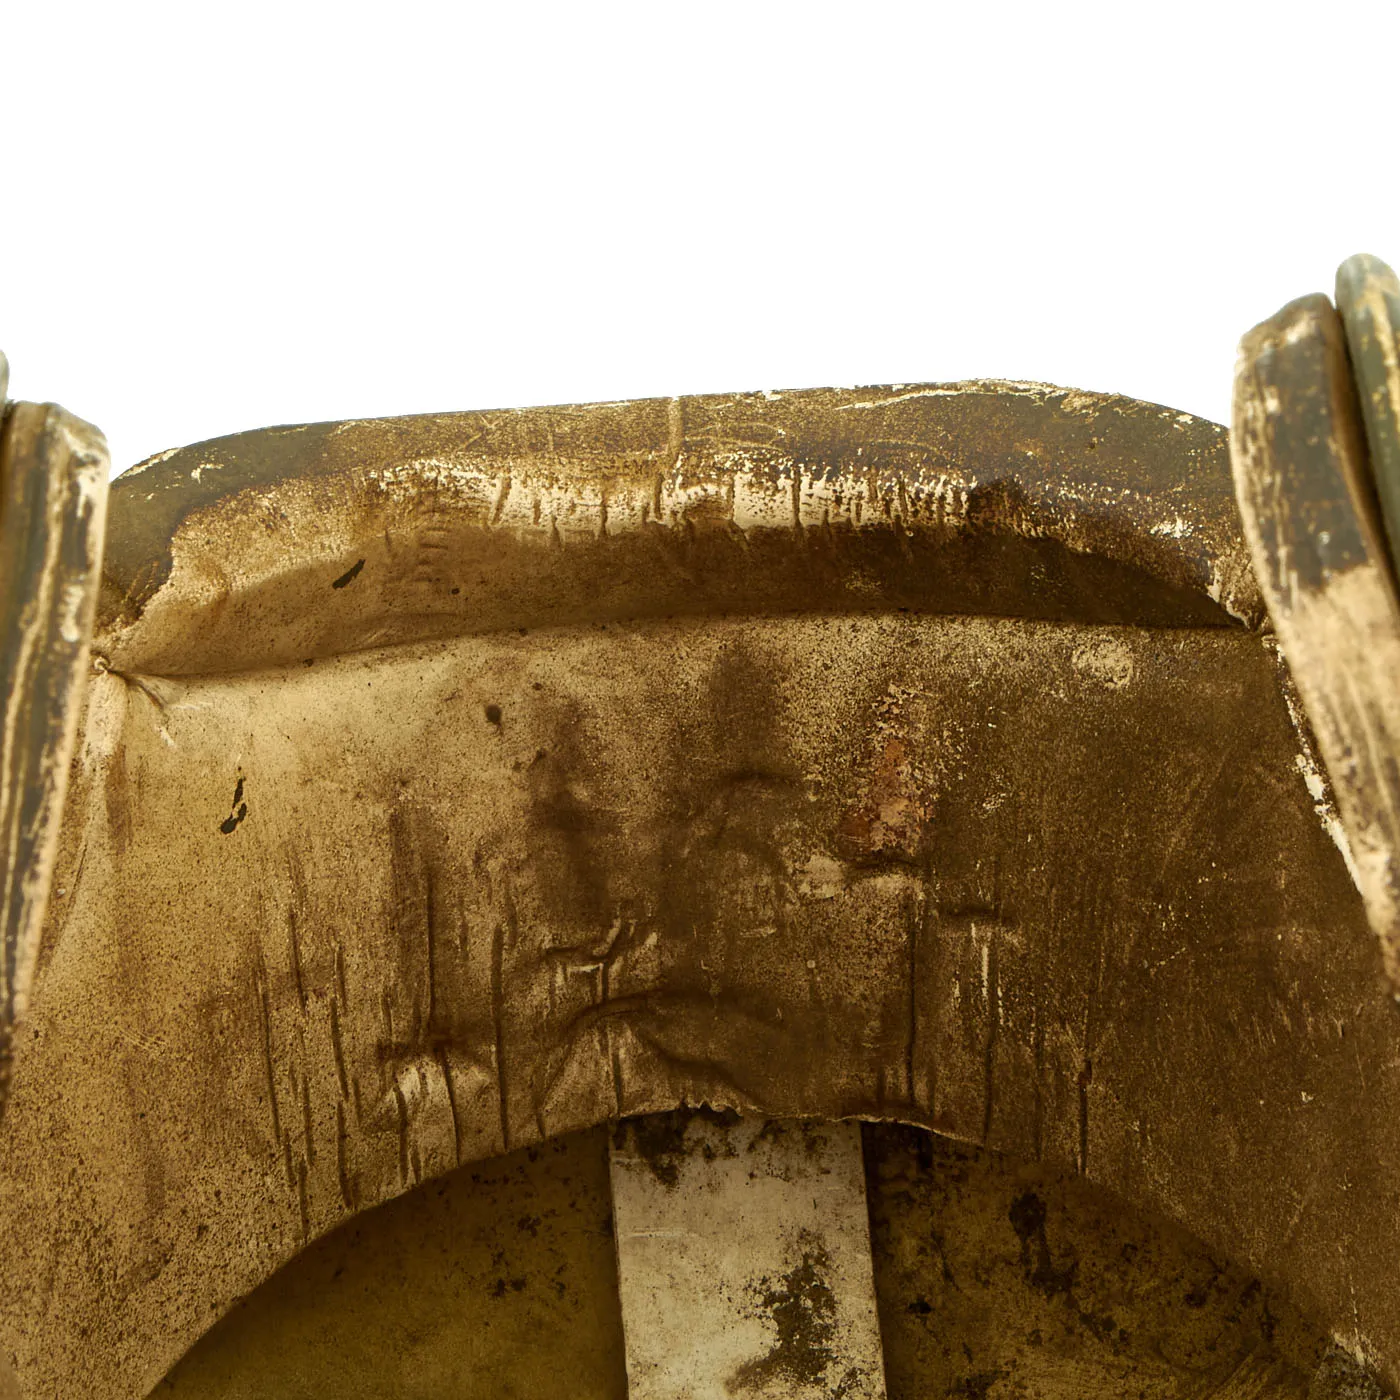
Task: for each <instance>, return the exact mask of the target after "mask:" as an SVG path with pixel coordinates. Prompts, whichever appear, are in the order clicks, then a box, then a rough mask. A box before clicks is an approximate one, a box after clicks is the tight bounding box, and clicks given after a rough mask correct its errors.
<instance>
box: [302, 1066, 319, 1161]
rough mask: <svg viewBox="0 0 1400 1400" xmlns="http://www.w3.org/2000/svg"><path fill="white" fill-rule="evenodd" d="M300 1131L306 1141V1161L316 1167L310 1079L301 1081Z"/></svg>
mask: <svg viewBox="0 0 1400 1400" xmlns="http://www.w3.org/2000/svg"><path fill="white" fill-rule="evenodd" d="M301 1131H302V1136H303V1137H304V1138H305V1139H306V1160H307V1161H308V1162H309V1163H310V1164H311V1165H312V1166H315V1165H316V1134H315V1132H314V1131H313V1129H312V1126H311V1079H310V1077H309V1076H308V1077H306V1078H304V1079H303V1080H302V1081H301Z"/></svg>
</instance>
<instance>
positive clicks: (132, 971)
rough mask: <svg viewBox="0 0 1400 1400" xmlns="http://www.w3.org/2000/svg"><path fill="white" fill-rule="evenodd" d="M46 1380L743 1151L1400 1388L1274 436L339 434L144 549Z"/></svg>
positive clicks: (127, 507)
mask: <svg viewBox="0 0 1400 1400" xmlns="http://www.w3.org/2000/svg"><path fill="white" fill-rule="evenodd" d="M108 543H109V549H108V567H107V570H106V574H105V581H104V597H103V604H102V608H101V612H100V616H99V619H98V645H97V656H96V662H95V669H96V674H95V676H94V677H93V681H92V685H91V687H90V694H89V704H88V708H87V713H86V716H85V719H84V723H83V727H82V730H81V738H80V744H79V750H78V755H77V759H76V762H75V765H74V768H73V781H72V787H71V790H70V800H69V804H68V809H67V813H66V815H65V820H64V826H63V832H62V839H61V842H60V853H59V857H58V863H57V866H56V879H55V890H54V898H53V901H52V903H51V907H50V914H49V920H48V923H47V926H46V930H45V934H44V939H43V943H42V947H41V950H40V958H39V965H38V972H37V975H36V982H35V996H34V1002H33V1014H32V1017H31V1021H30V1023H29V1025H28V1027H27V1029H26V1031H25V1033H24V1038H23V1040H22V1042H21V1047H20V1052H19V1061H18V1072H17V1075H16V1080H15V1097H14V1101H13V1104H12V1111H11V1114H10V1117H9V1121H8V1122H7V1123H6V1125H5V1126H4V1129H3V1131H0V1214H3V1218H4V1219H6V1220H7V1221H10V1222H15V1225H14V1228H13V1229H12V1230H11V1231H10V1232H9V1233H8V1235H6V1236H5V1237H3V1238H0V1345H2V1346H3V1348H4V1350H5V1351H6V1352H8V1353H9V1354H10V1355H11V1356H12V1357H13V1359H14V1362H15V1365H16V1368H17V1369H18V1371H19V1373H20V1376H21V1379H22V1381H23V1383H24V1384H25V1386H26V1387H27V1388H28V1390H29V1391H30V1393H31V1394H32V1395H33V1396H36V1397H38V1396H44V1397H48V1396H61V1397H67V1396H71V1395H75V1394H81V1395H83V1396H91V1397H93V1398H94V1400H102V1397H111V1398H112V1400H126V1397H130V1396H137V1395H140V1394H142V1393H143V1392H144V1391H146V1390H149V1388H150V1387H151V1386H152V1385H154V1384H155V1383H156V1382H157V1381H158V1380H159V1379H160V1378H161V1376H162V1375H164V1374H165V1373H166V1371H167V1370H168V1369H169V1367H170V1366H171V1365H172V1364H173V1363H174V1361H175V1360H176V1359H177V1358H178V1357H179V1356H180V1355H181V1354H183V1353H184V1352H185V1351H186V1350H187V1349H188V1348H189V1346H190V1345H191V1344H192V1343H193V1342H194V1341H195V1340H196V1339H197V1338H198V1337H199V1336H200V1335H201V1334H203V1333H204V1332H205V1331H206V1330H207V1329H208V1328H209V1327H210V1326H211V1324H212V1323H213V1322H214V1321H215V1320H216V1319H217V1318H218V1317H219V1316H221V1315H222V1314H223V1313H225V1312H226V1311H227V1310H228V1309H229V1308H231V1307H232V1306H233V1305H234V1304H235V1303H236V1302H237V1300H238V1299H239V1298H241V1297H243V1296H245V1295H246V1294H248V1293H249V1292H250V1291H251V1290H253V1289H255V1288H256V1287H257V1286H258V1285H259V1284H260V1283H262V1282H263V1281H264V1280H266V1279H268V1278H269V1277H271V1276H272V1275H274V1274H275V1273H276V1271H277V1270H278V1269H279V1268H281V1267H282V1266H283V1265H285V1264H286V1263H287V1262H288V1261H289V1260H291V1259H293V1258H294V1257H295V1256H296V1255H297V1254H298V1253H299V1252H300V1251H302V1250H303V1249H305V1248H306V1247H307V1246H308V1245H311V1244H314V1242H315V1241H316V1240H317V1239H319V1238H321V1237H322V1236H324V1235H326V1234H328V1233H329V1232H331V1231H333V1230H335V1229H336V1228H337V1227H338V1226H340V1225H342V1224H343V1223H344V1222H346V1221H347V1220H350V1219H353V1218H354V1217H355V1216H357V1215H359V1214H361V1213H363V1212H364V1211H366V1210H369V1209H371V1208H373V1207H374V1206H376V1205H377V1204H379V1203H381V1202H384V1201H386V1200H390V1199H392V1198H394V1197H396V1196H401V1195H403V1194H404V1193H406V1192H409V1191H411V1190H413V1189H414V1188H415V1187H417V1186H419V1185H420V1184H421V1183H423V1182H426V1181H430V1180H433V1179H434V1178H437V1177H441V1176H443V1175H445V1174H446V1173H448V1172H451V1171H453V1170H455V1169H456V1168H457V1167H458V1166H459V1165H462V1164H467V1163H470V1162H473V1161H478V1160H481V1159H484V1158H490V1157H495V1156H498V1155H500V1154H502V1153H506V1152H510V1151H514V1150H516V1149H517V1148H520V1147H523V1146H526V1145H529V1144H533V1143H538V1142H541V1141H545V1140H548V1139H550V1138H552V1137H555V1136H557V1135H559V1134H561V1133H567V1132H571V1131H576V1130H581V1129H586V1128H588V1127H590V1126H593V1125H596V1124H599V1123H602V1122H606V1121H610V1120H614V1119H616V1118H618V1117H620V1116H625V1115H631V1114H639V1113H650V1112H665V1111H669V1110H671V1109H674V1108H676V1107H678V1106H679V1105H682V1104H701V1103H708V1104H711V1105H714V1106H716V1107H732V1108H736V1109H740V1110H743V1111H745V1112H750V1113H757V1114H761V1115H764V1116H770V1117H776V1116H788V1117H825V1118H837V1117H852V1116H854V1117H866V1118H873V1119H880V1118H899V1119H905V1120H908V1121H912V1122H917V1123H919V1124H922V1125H924V1126H927V1127H930V1128H933V1129H936V1130H938V1131H940V1132H942V1133H944V1134H947V1135H949V1136H952V1137H956V1138H959V1139H961V1140H964V1141H970V1142H975V1143H979V1144H985V1145H986V1146H988V1147H991V1148H994V1149H1000V1150H1005V1151H1007V1152H1009V1153H1012V1154H1015V1155H1016V1156H1018V1157H1022V1158H1025V1159H1029V1160H1034V1161H1043V1162H1045V1163H1047V1164H1051V1165H1054V1166H1058V1167H1060V1168H1064V1169H1070V1170H1076V1171H1078V1172H1080V1173H1082V1174H1083V1175H1084V1176H1085V1177H1086V1178H1087V1179H1088V1180H1090V1181H1091V1182H1094V1183H1096V1184H1098V1185H1099V1186H1102V1187H1105V1188H1107V1189H1111V1190H1113V1191H1116V1192H1118V1193H1120V1194H1121V1195H1122V1196H1123V1197H1124V1198H1126V1199H1127V1200H1129V1201H1131V1202H1133V1204H1134V1205H1135V1206H1136V1207H1137V1208H1141V1209H1146V1210H1151V1211H1160V1212H1162V1213H1164V1214H1166V1215H1169V1216H1172V1217H1174V1218H1176V1219H1177V1220H1179V1221H1181V1222H1183V1223H1184V1224H1186V1225H1188V1226H1189V1227H1190V1228H1191V1230H1192V1231H1193V1232H1194V1233H1195V1234H1196V1235H1198V1236H1199V1237H1200V1238H1201V1239H1203V1240H1205V1241H1207V1242H1208V1243H1209V1246H1210V1248H1211V1249H1213V1250H1215V1251H1217V1252H1218V1253H1219V1254H1220V1255H1221V1256H1222V1257H1228V1258H1232V1259H1235V1260H1238V1261H1240V1262H1241V1263H1243V1264H1245V1265H1247V1266H1248V1267H1250V1268H1252V1269H1255V1270H1257V1271H1259V1272H1260V1274H1261V1275H1262V1276H1263V1277H1264V1278H1265V1279H1266V1280H1267V1281H1268V1282H1270V1283H1271V1284H1274V1283H1276V1284H1278V1285H1279V1286H1281V1287H1286V1288H1287V1289H1289V1290H1291V1293H1292V1296H1294V1297H1295V1298H1296V1299H1297V1301H1298V1304H1299V1306H1300V1307H1302V1308H1303V1310H1304V1311H1305V1312H1306V1313H1308V1314H1309V1315H1310V1316H1312V1317H1313V1318H1314V1319H1315V1320H1316V1321H1317V1322H1318V1324H1319V1325H1320V1326H1323V1327H1329V1328H1333V1329H1335V1330H1336V1331H1337V1332H1338V1334H1339V1335H1340V1336H1342V1337H1343V1339H1344V1340H1345V1342H1346V1345H1347V1346H1348V1347H1349V1348H1351V1349H1352V1350H1353V1351H1354V1352H1355V1353H1357V1354H1359V1355H1366V1356H1369V1357H1370V1358H1371V1359H1372V1360H1373V1361H1374V1362H1375V1363H1376V1364H1377V1365H1379V1366H1380V1367H1381V1368H1382V1369H1383V1370H1384V1371H1385V1372H1386V1374H1388V1375H1390V1376H1391V1377H1392V1378H1394V1376H1395V1374H1396V1373H1397V1364H1396V1358H1397V1357H1400V1298H1398V1297H1397V1294H1396V1290H1395V1289H1394V1286H1393V1270H1394V1260H1395V1258H1396V1257H1397V1255H1398V1254H1400V1235H1398V1234H1397V1232H1400V1211H1397V1210H1396V1209H1395V1200H1394V1182H1395V1181H1396V1179H1397V1174H1396V1163H1397V1161H1400V1066H1398V1065H1397V1064H1396V1062H1395V1058H1394V1055H1393V1044H1394V1035H1395V1011H1394V1008H1393V1007H1392V1006H1391V1005H1390V1004H1389V1003H1388V1002H1387V1001H1386V1000H1385V998H1384V997H1383V996H1382V995H1381V993H1380V986H1381V984H1380V980H1379V973H1380V967H1379V958H1378V953H1377V948H1376V945H1375V942H1374V940H1373V939H1371V937H1370V936H1369V934H1368V933H1367V930H1366V928H1365V921H1364V913H1363V910H1362V908H1361V904H1360V901H1359V898H1358V897H1357V895H1356V893H1355V890H1354V888H1353V887H1352V885H1351V883H1350V881H1349V878H1348V875H1347V871H1346V867H1345V864H1344V861H1343V858H1342V855H1341V853H1340V852H1339V850H1338V848H1337V846H1336V844H1335V842H1334V834H1335V813H1334V812H1333V811H1332V809H1331V807H1330V797H1329V793H1328V790H1327V785H1326V782H1325V780H1323V779H1322V778H1321V776H1320V775H1319V774H1318V772H1317V770H1316V767H1315V766H1314V765H1310V760H1309V750H1308V747H1307V743H1306V740H1305V738H1304V737H1303V736H1302V735H1300V732H1299V729H1298V727H1297V726H1296V724H1295V720H1294V718H1293V717H1292V716H1291V715H1290V713H1289V707H1288V701H1287V697H1286V694H1285V692H1284V691H1283V689H1282V687H1281V685H1280V674H1279V670H1278V667H1277V664H1276V661H1275V659H1274V656H1273V654H1272V652H1271V650H1270V648H1269V646H1268V644H1267V639H1264V638H1261V637H1260V636H1259V635H1258V634H1257V633H1256V632H1255V631H1253V630H1252V628H1253V627H1254V626H1256V625H1257V624H1258V622H1259V620H1260V607H1259V597H1258V593H1257V589H1256V588H1255V585H1254V581H1253V578H1252V576H1251V575H1250V572H1249V567H1248V562H1247V560H1248V552H1247V549H1246V546H1245V543H1244V540H1243V538H1242V536H1241V535H1240V531H1239V522H1238V517H1237V514H1236V509H1235V505H1234V498H1233V492H1232V488H1231V484H1230V479H1229V473H1228V465H1227V462H1226V452H1225V441H1224V434H1223V431H1222V430H1220V429H1218V428H1215V427H1213V426H1212V425H1209V424H1202V423H1200V422H1199V421H1198V420H1194V419H1191V418H1190V417H1189V416H1187V415H1180V414H1172V413H1170V412H1169V411H1168V410H1164V409H1159V408H1155V407H1152V406H1150V405H1143V404H1133V403H1131V402H1129V401H1126V400H1114V399H1109V398H1104V397H1101V396H1094V395H1084V394H1077V393H1074V392H1071V391H1065V390H1051V389H1047V388H1045V387H1044V386H1025V385H1019V386H1018V385H1009V386H1008V385H1002V386H997V385H961V386H913V387H910V386H905V387H903V388H898V389H891V390H861V391H816V392H813V393H811V394H797V395H740V396H729V397H726V398H714V399H705V400H681V401H671V402H669V403H651V404H636V405H595V406H591V407H585V408H579V409H560V410H531V411H527V412H521V413H507V414H501V415H477V414H466V415H442V416H439V417H435V418H431V419H423V420H389V421H386V422H382V423H369V424H365V423H352V424H339V425H319V426H312V427H307V428H301V429H288V430H272V431H268V432H264V433H255V434H246V435H242V436H240V437H239V438H234V439H226V440H223V441H221V442H217V443H211V444H200V445H197V446H195V447H193V448H187V449H182V450H180V451H179V452H177V453H173V454H164V455H163V456H162V458H160V459H156V460H154V461H153V462H152V463H150V464H147V465H146V466H144V467H143V468H142V469H141V470H139V471H137V472H134V473H130V474H128V476H127V477H126V478H124V479H123V481H122V482H120V483H118V485H117V487H116V488H114V493H113V510H112V529H111V532H110V538H109V542H108Z"/></svg>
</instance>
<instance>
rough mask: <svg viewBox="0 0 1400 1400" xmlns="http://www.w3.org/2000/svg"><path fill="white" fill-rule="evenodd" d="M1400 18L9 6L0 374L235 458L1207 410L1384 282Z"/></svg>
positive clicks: (970, 3)
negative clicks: (978, 383)
mask: <svg viewBox="0 0 1400 1400" xmlns="http://www.w3.org/2000/svg"><path fill="white" fill-rule="evenodd" d="M1398 45H1400V6H1396V5H1395V4H1394V3H1393V0H1388V3H1387V4H1385V5H1384V6H1383V7H1382V6H1380V5H1362V4H1355V3H1336V0H1333V3H1330V4H1327V5H1323V4H1307V5H1289V4H1287V3H1284V2H1283V0H1274V3H1249V4H1245V3H1240V4H1231V3H1229V0H1220V2H1219V3H1215V4H1210V5H1201V4H1191V3H1186V4H1173V5H1166V4H1143V3H1138V4H1131V3H1123V2H1122V0H1119V2H1118V3H1114V4H1102V5H1089V4H1079V5H1076V4H1072V3H1071V4H1059V5H1051V4H1044V3H1042V4H1022V5H1018V4H1015V3H1010V4H997V5H992V4H980V3H976V0H965V3H961V4H957V5H940V4H923V5H907V4H865V5H857V4H847V5H842V6H834V5H823V4H817V3H807V4H786V3H783V4H778V3H773V4H764V3H761V2H757V0H756V2H755V3H750V4H739V5H731V4H723V3H713V2H711V3H705V4H669V5H668V4H664V3H652V4H646V5H617V4H594V5H589V4H573V5H557V6H556V5H543V4H530V3H515V4H509V3H500V2H499V0H498V3H492V4H455V5H448V4H414V3H395V4H379V5H373V6H370V5H359V4H354V3H341V4H334V5H329V4H328V5H319V4H317V5H311V4H301V5H298V4H296V3H294V2H293V0H283V2H282V3H265V2H264V0H256V2H252V3H250V0H223V2H222V3H218V4H214V3H200V2H199V0H181V2H180V3H178V4H152V3H142V0H126V2H125V3H121V4H115V3H111V0H105V3H102V4H100V5H98V4H78V3H72V0H5V3H4V4H3V5H0V56H3V67H0V141H3V155H4V160H3V165H0V346H2V347H3V348H4V349H5V350H6V351H7V352H8V354H9V357H10V360H11V365H12V380H11V393H12V394H13V395H15V396H18V397H25V398H36V399H57V400H59V401H61V402H63V403H64V404H65V405H66V406H67V407H69V408H71V409H73V410H74V411H75V412H77V413H79V414H81V415H82V416H84V417H87V418H89V419H91V420H92V421H93V422H95V423H97V424H99V425H100V426H102V427H103V428H105V430H106V431H107V434H108V437H109V439H110V441H111V444H112V450H113V460H114V462H115V463H116V465H117V466H119V467H124V466H127V465H129V464H131V463H133V462H135V461H137V460H139V459H140V458H142V457H144V456H146V455H148V454H150V453H153V452H155V451H157V450H159V449H161V448H164V447H167V446H173V445H177V444H181V443H185V442H192V441H196V440H198V439H201V438H206V437H212V436H215V435H217V434H220V433H225V432H230V431H236V430H238V429H242V428H250V427H258V426H262V425H265V424H269V423H278V422H296V421H305V420H309V419H323V418H339V417H352V416H369V415H378V414H390V413H409V412H418V411H426V410H434V409H457V408H486V407H493V406H503V405H516V404H530V403H550V402H569V401H583V400H590V399H615V398H631V397H639V396H648V395H660V394H673V393H696V392H705V391H717V390H729V389H745V388H779V387H789V388H796V387H802V386H810V385H819V384H864V383H880V382H890V381H893V382H904V381H910V380H939V379H955V378H966V377H972V376H996V377H1005V378H1020V379H1041V380H1048V381H1052V382H1056V383H1062V384H1069V385H1073V386H1076V387H1081V388H1090V389H1107V390H1118V391H1121V392H1124V393H1128V394H1133V395H1137V396H1139V397H1143V398H1149V399H1154V400H1157V401H1159V402H1165V403H1169V404H1171V405H1173V406H1175V407H1178V408H1184V409H1188V410H1191V411H1193V412H1196V413H1200V414H1204V415H1206V416H1208V417H1212V418H1216V419H1224V418H1225V417H1226V416H1227V415H1228V411H1229V410H1228V402H1229V386H1230V376H1231V369H1232V363H1233V359H1234V351H1235V345H1236V342H1237V341H1238V338H1239V336H1240V335H1241V333H1242V332H1243V331H1245V330H1246V329H1247V328H1248V327H1249V326H1250V325H1252V324H1253V323H1254V322H1256V321H1258V320H1260V319H1262V318H1263V317H1264V316H1266V315H1268V314H1270V313H1271V312H1273V311H1274V310H1276V309H1277V307H1278V306H1279V305H1281V304H1282V303H1283V302H1284V301H1287V300H1288V299H1290V298H1291V297H1293V296H1296V295H1300V294H1302V293H1304V292H1308V291H1314V290H1330V287H1331V279H1332V273H1333V270H1334V268H1335V266H1336V264H1337V263H1338V262H1339V261H1340V260H1341V259H1342V258H1344V257H1345V256H1347V255H1348V254H1350V253H1353V252H1358V251H1363V250H1364V251H1369V252H1374V253H1377V254H1379V255H1380V256H1382V257H1389V258H1390V259H1392V260H1396V261H1400V218H1397V215H1398V214H1400V193H1398V192H1400V170H1396V169H1395V150H1396V142H1395V133H1396V129H1397V120H1396V102H1395V87H1394V78H1393V75H1394V73H1395V71H1396V59H1397V54H1398V53H1400V48H1398V47H1397V46H1398Z"/></svg>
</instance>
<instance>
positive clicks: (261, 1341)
mask: <svg viewBox="0 0 1400 1400" xmlns="http://www.w3.org/2000/svg"><path fill="white" fill-rule="evenodd" d="M151 1394H152V1400H327V1397H330V1396H334V1397H336V1400H445V1397H448V1396H450V1397H452V1400H517V1397H518V1400H555V1398H556V1397H557V1400H626V1396H627V1377H626V1371H625V1369H624V1366H623V1359H622V1326H621V1319H620V1317H619V1314H618V1310H617V1267H616V1262H615V1256H614V1252H613V1239H612V1212H611V1204H610V1196H609V1192H608V1146H607V1132H606V1130H594V1131H592V1132H589V1133H579V1134H574V1135H571V1136H568V1137H562V1138H555V1139H553V1140H552V1141H550V1142H547V1143H544V1144H542V1145H541V1146H539V1147H528V1148H522V1149H521V1150H520V1151H518V1152H512V1153H510V1154H509V1155H508V1156H505V1157H497V1158H493V1159H492V1160H490V1161H487V1162H480V1163H478V1164H476V1165H475V1166H472V1167H464V1168H462V1169H461V1170H460V1171H455V1172H451V1173H449V1174H448V1175H447V1176H444V1177H441V1178H440V1179H438V1180H436V1181H432V1182H427V1183H425V1184H424V1185H423V1186H421V1187H419V1188H418V1189H417V1190H414V1191H411V1192H409V1193H408V1194H407V1195H405V1196H401V1197H399V1198H398V1199H397V1200H394V1201H390V1202H388V1203H387V1204H385V1205H383V1206H380V1207H378V1208H377V1209H375V1210H371V1211H366V1212H365V1213H364V1214H363V1215H361V1216H358V1217H357V1218H356V1219H354V1220H352V1221H350V1222H349V1223H348V1224H347V1225H344V1226H342V1227H341V1228H340V1229H339V1230H336V1231H334V1232H333V1233H332V1234H330V1235H327V1236H326V1237H325V1238H324V1239H322V1240H319V1241H318V1242H317V1243H316V1244H314V1245H313V1246H312V1247H311V1248H310V1249H308V1250H307V1251H305V1252H304V1253H303V1254H300V1255H298V1256H297V1258H296V1259H295V1260H294V1261H293V1262H292V1263H291V1264H290V1265H288V1267H287V1268H285V1269H282V1270H281V1271H280V1272H278V1273H276V1274H274V1275H273V1277H272V1278H271V1279H269V1280H268V1281H267V1282H266V1283H265V1284H263V1285H262V1287H261V1288H259V1289H258V1290H257V1291H256V1292H255V1293H253V1295H252V1296H251V1297H250V1298H248V1299H247V1300H245V1301H244V1302H242V1303H240V1304H239V1305H238V1306H237V1307H235V1308H234V1310H233V1311H232V1312H231V1313H230V1314H229V1315H228V1316H227V1317H226V1318H224V1319H223V1320H222V1321H221V1322H220V1323H219V1324H218V1325H217V1326H216V1327H215V1328H214V1329H213V1330H212V1331H211V1332H210V1333H209V1334H208V1335H207V1336H206V1337H205V1338H204V1340H203V1341H202V1342H200V1343H199V1345H198V1346H196V1347H195V1348H194V1349H193V1350H192V1351H191V1353H190V1354H189V1355H188V1356H187V1357H185V1358H184V1360H183V1361H181V1362H180V1364H179V1365H178V1366H176V1367H175V1369H174V1371H173V1372H172V1373H171V1374H170V1375H169V1376H168V1377H167V1378H166V1379H165V1380H163V1381H162V1382H161V1383H160V1384H159V1385H158V1386H156V1388H155V1390H154V1391H152V1393H151Z"/></svg>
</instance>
